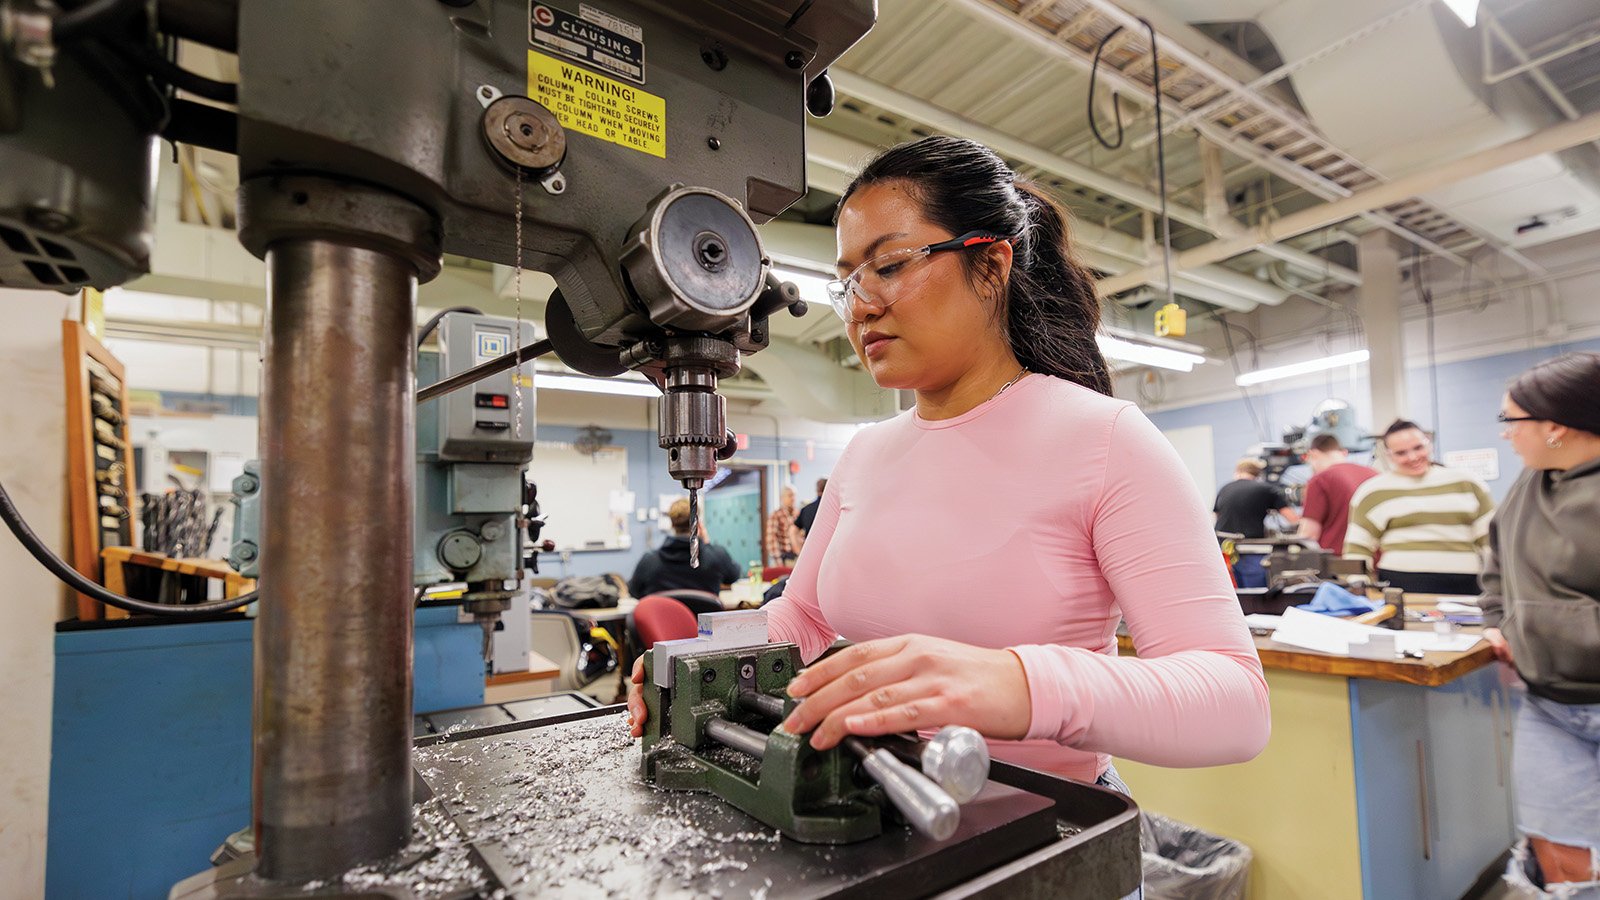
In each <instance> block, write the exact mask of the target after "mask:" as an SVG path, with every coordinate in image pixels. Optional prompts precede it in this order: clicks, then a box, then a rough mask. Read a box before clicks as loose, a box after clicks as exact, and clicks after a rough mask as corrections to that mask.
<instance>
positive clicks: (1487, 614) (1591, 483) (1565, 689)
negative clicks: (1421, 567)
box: [1479, 459, 1600, 703]
mask: <svg viewBox="0 0 1600 900" xmlns="http://www.w3.org/2000/svg"><path fill="white" fill-rule="evenodd" d="M1482 585H1483V597H1482V599H1481V600H1480V601H1479V602H1480V603H1481V604H1482V605H1483V624H1484V625H1485V626H1486V627H1492V628H1499V629H1500V630H1501V631H1502V632H1504V633H1505V636H1506V641H1507V642H1508V643H1509V644H1510V645H1511V659H1512V662H1513V664H1514V665H1515V666H1516V668H1517V674H1519V675H1521V676H1522V680H1523V681H1526V682H1527V683H1528V690H1529V691H1530V692H1532V693H1534V694H1537V695H1538V696H1540V697H1545V698H1547V699H1550V700H1554V701H1556V702H1558V703H1600V459H1597V460H1591V461H1589V462H1587V463H1584V464H1583V465H1581V466H1578V467H1576V468H1573V469H1569V470H1567V471H1565V472H1554V471H1549V470H1543V469H1526V470H1524V471H1523V473H1522V475H1521V476H1520V477H1519V478H1518V479H1517V483H1516V484H1514V485H1512V486H1511V491H1510V492H1509V493H1508V494H1506V498H1505V500H1504V501H1503V502H1502V503H1501V504H1500V508H1499V509H1498V510H1496V511H1495V514H1494V520H1493V521H1492V522H1490V524H1489V560H1488V562H1487V564H1486V565H1485V566H1484V572H1483V576H1482Z"/></svg>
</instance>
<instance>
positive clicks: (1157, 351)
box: [1095, 334, 1206, 372]
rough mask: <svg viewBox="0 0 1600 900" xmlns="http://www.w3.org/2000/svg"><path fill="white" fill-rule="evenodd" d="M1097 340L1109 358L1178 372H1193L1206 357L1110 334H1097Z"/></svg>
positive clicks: (1101, 349)
mask: <svg viewBox="0 0 1600 900" xmlns="http://www.w3.org/2000/svg"><path fill="white" fill-rule="evenodd" d="M1095 341H1096V342H1097V343H1099V345H1100V352H1101V353H1104V354H1105V355H1106V358H1107V359H1115V360H1120V361H1122V362H1129V363H1135V364H1137V365H1141V366H1155V367H1157V368H1160V369H1172V370H1174V371H1178V372H1192V371H1194V367H1195V366H1197V365H1199V364H1201V363H1203V362H1205V361H1206V358H1205V357H1204V356H1201V355H1200V354H1198V353H1190V352H1189V351H1187V350H1179V349H1177V348H1176V347H1163V346H1161V345H1159V344H1147V343H1144V342H1142V341H1141V342H1137V343H1136V342H1134V341H1130V340H1124V339H1123V338H1119V337H1115V336H1112V335H1109V334H1097V335H1095Z"/></svg>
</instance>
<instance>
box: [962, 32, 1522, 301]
mask: <svg viewBox="0 0 1600 900" xmlns="http://www.w3.org/2000/svg"><path fill="white" fill-rule="evenodd" d="M947 2H950V3H952V4H954V5H956V6H958V7H959V8H961V9H963V10H966V11H967V12H970V13H971V14H972V15H974V16H975V17H978V18H980V19H983V20H985V21H988V22H992V23H994V24H995V25H998V26H999V27H1001V28H1004V29H1006V30H1008V31H1010V32H1011V33H1012V34H1015V35H1017V36H1018V37H1019V38H1021V39H1022V40H1025V41H1028V42H1029V43H1031V44H1033V45H1034V46H1035V47H1037V48H1038V49H1039V50H1041V51H1043V52H1045V53H1049V54H1051V55H1052V56H1054V57H1056V58H1057V59H1060V60H1062V61H1063V62H1066V63H1068V64H1069V65H1071V66H1073V67H1074V68H1076V69H1077V70H1078V71H1080V72H1087V71H1089V67H1090V60H1089V58H1088V56H1087V54H1085V55H1079V53H1078V51H1076V50H1073V49H1070V48H1068V47H1066V46H1063V45H1062V44H1060V43H1057V42H1056V40H1055V39H1054V38H1053V37H1051V36H1050V35H1049V34H1048V33H1047V32H1045V31H1044V30H1043V29H1042V28H1040V27H1038V26H1037V25H1033V24H1030V23H1028V22H1024V21H1022V20H1021V19H1019V18H1017V15H1016V14H1015V13H1012V12H1007V11H1006V10H1004V9H1002V8H1000V7H998V6H995V5H993V4H992V3H990V2H989V0H947ZM1100 78H1102V79H1103V80H1104V81H1105V83H1106V84H1107V85H1110V86H1111V87H1114V88H1116V89H1117V90H1119V91H1122V92H1124V93H1125V94H1129V95H1132V96H1137V97H1145V96H1148V95H1149V94H1150V88H1149V86H1148V85H1143V84H1139V83H1138V82H1136V81H1133V80H1132V79H1129V78H1127V77H1126V76H1124V75H1123V74H1122V73H1120V72H1118V71H1117V70H1116V69H1114V68H1108V69H1106V70H1104V71H1102V72H1101V73H1100ZM1219 87H1221V86H1219ZM1194 128H1195V130H1196V131H1198V132H1199V133H1200V134H1202V135H1204V136H1205V137H1207V138H1210V139H1211V140H1213V141H1215V142H1217V144H1219V145H1221V146H1222V147H1224V148H1226V149H1227V150H1228V151H1229V152H1231V153H1233V154H1234V155H1235V156H1237V157H1239V158H1240V159H1244V160H1249V161H1250V162H1252V163H1255V164H1256V165H1258V166H1260V167H1261V168H1263V169H1265V170H1267V171H1268V172H1272V173H1273V174H1275V175H1278V176H1279V177H1281V178H1283V179H1284V180H1286V181H1288V182H1290V183H1291V184H1297V185H1299V186H1301V187H1303V188H1305V189H1306V190H1307V191H1310V192H1311V193H1313V194H1315V195H1317V196H1318V197H1322V198H1324V199H1332V198H1335V197H1348V196H1350V194H1351V193H1353V192H1352V191H1351V190H1350V189H1349V188H1347V187H1345V186H1344V185H1342V184H1339V183H1338V182H1336V181H1333V180H1332V179H1329V178H1325V177H1323V176H1322V175H1318V174H1317V173H1316V172H1313V171H1311V170H1310V169H1306V168H1302V167H1301V166H1299V165H1296V164H1295V163H1292V162H1290V161H1289V160H1287V159H1284V158H1283V157H1281V156H1275V155H1274V154H1272V153H1271V152H1269V151H1267V150H1264V149H1262V148H1261V147H1258V146H1256V145H1255V144H1252V143H1250V142H1249V141H1247V140H1245V139H1243V138H1241V137H1239V136H1238V135H1236V134H1234V133H1233V132H1231V131H1229V130H1228V129H1226V128H1224V127H1222V126H1221V125H1218V124H1216V123H1214V122H1211V121H1208V120H1202V121H1199V122H1195V123H1194ZM1334 149H1338V148H1334ZM1339 152H1340V153H1344V151H1343V150H1339ZM1345 155H1346V156H1348V155H1349V154H1345ZM1173 217H1174V218H1176V215H1174V216H1173ZM1362 218H1364V219H1366V220H1367V221H1369V222H1371V223H1372V224H1374V225H1376V226H1378V227H1379V228H1383V229H1385V230H1388V231H1391V232H1393V233H1395V234H1397V235H1399V236H1400V237H1402V238H1404V239H1405V240H1408V241H1410V242H1411V243H1413V244H1416V245H1417V246H1418V247H1421V248H1422V249H1424V250H1427V251H1428V252H1430V253H1434V254H1436V255H1438V256H1440V257H1442V258H1444V259H1447V260H1449V261H1450V262H1453V263H1455V264H1456V265H1458V266H1465V265H1466V264H1467V261H1466V259H1465V258H1464V257H1462V256H1461V255H1460V254H1458V253H1455V252H1453V251H1451V250H1448V249H1446V248H1444V247H1442V246H1440V245H1439V244H1437V243H1435V242H1434V241H1431V240H1429V239H1428V238H1426V237H1424V236H1422V235H1420V234H1417V233H1416V232H1413V231H1411V230H1409V229H1407V228H1405V227H1404V226H1402V225H1400V224H1398V223H1396V222H1394V221H1392V220H1391V219H1388V218H1386V217H1384V216H1383V215H1380V214H1379V213H1376V212H1370V211H1369V212H1366V213H1363V214H1362ZM1180 221H1181V220H1180ZM1260 249H1262V250H1263V252H1265V251H1266V248H1260ZM1497 249H1500V248H1497ZM1317 272H1318V274H1319V275H1320V274H1321V273H1322V270H1321V269H1320V268H1319V269H1318V270H1317Z"/></svg>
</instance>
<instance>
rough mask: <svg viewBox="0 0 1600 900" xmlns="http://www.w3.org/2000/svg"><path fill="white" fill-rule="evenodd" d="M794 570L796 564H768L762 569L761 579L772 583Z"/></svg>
mask: <svg viewBox="0 0 1600 900" xmlns="http://www.w3.org/2000/svg"><path fill="white" fill-rule="evenodd" d="M793 571H794V566H767V567H766V568H765V569H762V570H761V580H762V581H765V582H766V583H767V584H771V583H773V582H774V581H777V580H778V579H779V578H782V577H784V576H785V575H788V574H789V573H790V572H793Z"/></svg>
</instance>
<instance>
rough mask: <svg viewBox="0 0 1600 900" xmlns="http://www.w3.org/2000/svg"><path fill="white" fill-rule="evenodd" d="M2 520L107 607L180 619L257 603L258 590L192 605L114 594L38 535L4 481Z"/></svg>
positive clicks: (59, 573) (53, 570)
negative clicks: (13, 500)
mask: <svg viewBox="0 0 1600 900" xmlns="http://www.w3.org/2000/svg"><path fill="white" fill-rule="evenodd" d="M0 519H4V520H5V523H6V526H7V527H8V528H10V529H11V533H12V534H14V535H16V536H17V540H18V541H19V542H21V544H22V546H24V547H26V548H27V550H28V552H29V553H31V554H33V558H34V559H37V560H38V561H39V564H40V565H42V566H44V567H45V568H46V569H49V570H50V574H52V575H54V576H56V577H57V578H59V579H61V580H62V581H64V582H66V584H67V586H68V587H70V588H72V589H73V590H75V591H77V592H78V593H80V594H83V595H84V596H86V597H89V598H90V599H93V600H99V601H100V602H101V603H104V604H105V605H107V606H115V607H116V608H117V609H125V610H127V611H128V612H131V613H149V614H150V615H154V616H173V617H179V618H188V617H194V616H210V615H215V614H216V613H221V612H228V611H229V610H234V609H238V608H239V607H241V606H247V605H249V604H251V603H254V602H255V601H256V599H257V596H256V595H257V593H259V592H257V591H251V592H250V593H248V594H244V595H242V596H239V597H234V598H233V599H231V600H212V601H210V602H208V603H196V604H193V605H191V606H172V605H170V604H166V603H151V602H149V601H148V600H135V599H133V598H132V597H124V596H122V595H121V594H114V593H112V592H111V591H108V590H106V589H105V588H103V587H101V586H100V585H98V584H95V583H94V582H92V581H90V580H89V579H87V578H85V577H83V575H81V574H79V572H78V570H76V569H74V568H72V567H71V566H69V565H67V564H66V561H65V560H63V559H62V558H61V557H59V556H57V555H55V554H54V553H52V552H51V551H50V548H49V547H46V546H45V544H44V541H41V540H39V536H38V535H37V534H34V532H33V529H32V528H29V527H28V523H27V522H24V521H23V520H22V514H21V513H20V512H18V511H17V507H16V504H14V503H12V502H11V495H10V494H8V493H6V488H5V485H3V484H0Z"/></svg>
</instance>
